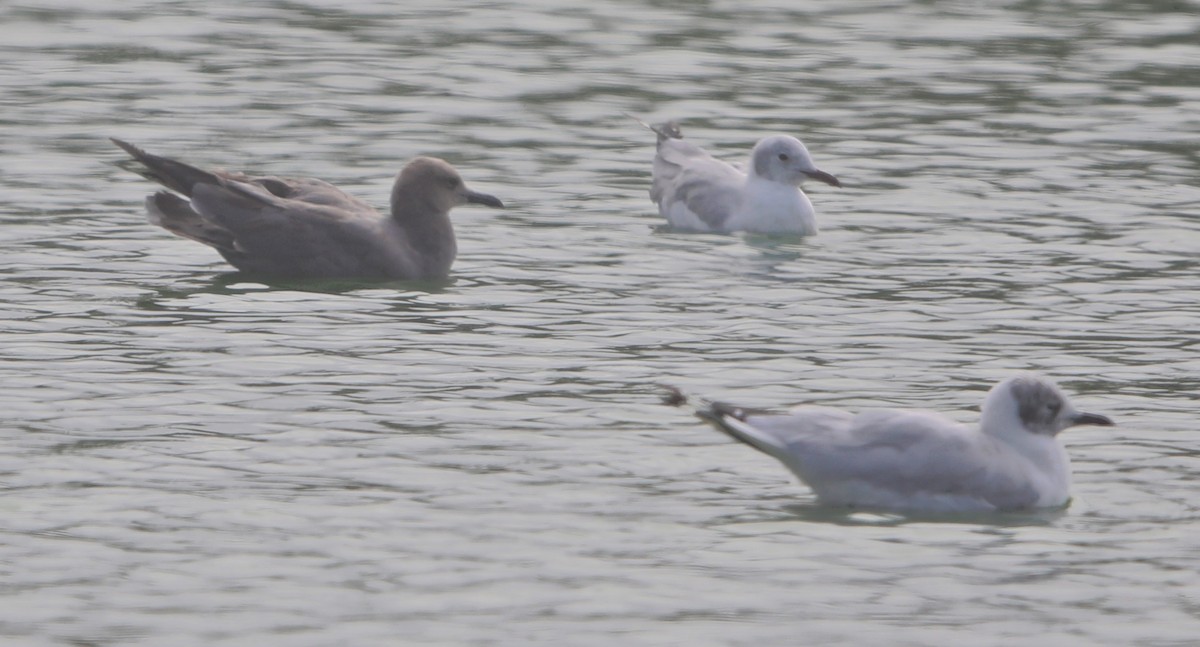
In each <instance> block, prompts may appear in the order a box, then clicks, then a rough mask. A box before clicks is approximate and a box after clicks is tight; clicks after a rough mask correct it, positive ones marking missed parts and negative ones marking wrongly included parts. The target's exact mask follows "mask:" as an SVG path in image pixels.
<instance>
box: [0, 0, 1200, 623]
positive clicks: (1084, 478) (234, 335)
mask: <svg viewBox="0 0 1200 647" xmlns="http://www.w3.org/2000/svg"><path fill="white" fill-rule="evenodd" d="M328 4H329V5H330V7H322V6H321V3H317V2H306V1H304V0H296V1H287V2H285V1H282V0H280V1H276V2H260V1H257V0H247V1H243V2H229V1H227V0H218V1H216V2H205V3H195V2H175V1H171V2H164V1H150V0H144V1H139V0H109V1H107V2H103V3H97V2H93V1H92V0H39V1H37V2H31V1H26V0H11V1H8V2H4V3H3V4H2V5H0V197H2V200H0V218H2V221H3V226H2V228H0V241H2V243H3V250H4V254H3V256H2V257H0V273H2V274H3V278H4V280H3V281H2V282H0V319H2V321H3V329H2V332H0V340H2V344H0V386H2V388H0V406H2V407H3V410H4V418H3V419H4V420H5V423H6V424H5V425H3V449H2V450H0V487H2V488H3V497H2V498H0V532H2V541H0V643H3V644H4V645H21V646H25V645H31V646H40V645H73V646H85V645H86V646H110V645H111V646H122V647H124V646H140V645H145V646H152V645H153V646H158V645H184V646H190V645H196V646H200V645H204V646H218V647H220V646H234V645H237V646H241V645H246V646H250V645H254V646H258V645H304V646H309V645H311V646H325V645H355V646H356V647H369V646H384V645H406V644H421V645H598V646H599V645H603V646H610V645H680V644H688V645H789V644H814V645H815V644H824V645H828V644H845V645H861V644H867V643H868V642H871V641H876V642H878V641H886V642H887V643H888V644H892V645H963V644H969V645H1001V644H1003V645H1011V644H1013V642H1014V641H1018V640H1022V639H1024V640H1029V641H1033V642H1034V644H1055V645H1074V644H1079V645H1085V644H1088V645H1133V644H1138V645H1191V644H1195V641H1196V639H1197V636H1200V576H1198V575H1197V573H1196V572H1197V570H1200V550H1198V549H1200V541H1197V539H1196V537H1197V536H1200V454H1198V452H1197V450H1198V448H1200V431H1198V430H1197V424H1196V414H1195V410H1196V398H1197V390H1198V389H1200V347H1198V346H1197V330H1200V308H1198V306H1197V304H1196V300H1197V290H1198V288H1200V278H1198V273H1197V263H1196V261H1197V254H1198V252H1200V220H1198V216H1200V179H1198V178H1200V154H1198V152H1197V151H1198V148H1197V141H1198V138H1200V66H1198V65H1197V62H1198V61H1200V4H1197V3H1196V2H1194V1H1193V2H1186V1H1184V2H1167V1H1159V2H1154V1H1148V2H1116V1H1111V2H1103V1H1099V0H1096V1H1081V2H1073V3H1051V2H1000V3H978V2H936V1H929V2H883V1H880V2H862V3H850V5H849V8H846V7H844V6H842V7H840V8H838V7H839V5H845V3H817V2H810V3H803V2H801V3H797V2H793V1H785V0H753V1H746V0H743V1H740V2H709V3H691V2H673V1H670V0H626V1H618V0H598V1H596V2H589V3H578V2H572V1H569V0H542V1H533V0H530V1H528V2H517V3H494V2H461V3H444V2H427V3H426V2H408V1H401V0H395V1H390V2H389V1H384V0H379V1H377V2H371V1H367V0H359V1H351V2H339V3H336V5H335V3H328ZM333 6H336V8H331V7H333ZM622 113H630V114H635V115H638V116H641V117H643V118H646V119H652V120H661V119H667V118H677V119H680V120H682V121H683V125H684V128H685V132H686V133H687V134H688V136H689V137H690V138H692V139H693V140H695V141H696V142H698V143H701V144H702V145H705V146H707V147H709V148H710V149H712V150H714V151H716V152H719V153H720V154H721V155H723V156H725V157H727V158H729V159H736V158H738V157H740V156H742V155H744V154H745V153H746V152H747V151H748V149H749V147H750V146H751V145H752V144H753V142H754V141H755V140H756V139H757V138H758V137H760V136H762V135H764V134H768V133H772V132H787V133H792V134H795V135H798V136H800V137H802V138H803V139H804V140H805V141H806V143H807V144H808V146H809V148H810V150H812V152H813V155H814V156H815V158H816V160H817V162H818V164H820V165H821V167H822V168H823V169H825V170H827V171H829V172H831V173H834V174H836V175H837V176H838V177H840V178H841V179H842V181H843V182H844V183H845V188H844V189H842V190H837V189H833V188H831V187H825V186H823V185H816V186H815V187H813V188H812V190H811V192H810V195H811V196H812V199H813V202H814V203H815V204H816V206H817V209H818V212H819V217H820V219H821V221H822V225H823V231H822V233H821V235H820V236H818V237H816V238H813V239H808V240H799V239H773V238H765V237H744V236H718V235H689V234H679V233H671V232H664V231H660V230H658V229H656V228H657V226H658V225H659V224H660V222H661V221H660V219H659V217H658V216H657V214H656V213H655V211H654V207H653V205H651V204H650V202H649V199H648V197H647V196H646V191H647V189H648V187H649V170H650V164H649V160H650V158H651V156H652V154H653V137H652V135H651V134H650V133H648V132H646V131H644V130H642V129H641V128H640V127H638V126H637V125H636V124H635V123H633V122H632V121H631V120H629V119H628V118H627V117H625V116H623V114H622ZM108 136H118V137H121V138H125V139H128V140H130V141H132V142H135V143H138V144H140V145H142V146H144V147H146V148H147V149H149V150H151V151H152V152H158V153H162V154H168V155H175V156H179V157H183V158H184V159H188V160H191V161H194V162H196V163H200V164H207V165H224V166H227V167H229V168H234V169H239V168H246V169H255V170H260V171H267V172H273V173H279V174H302V175H312V176H318V177H322V178H325V179H328V180H331V181H334V182H337V183H339V184H341V185H343V186H344V187H345V188H347V189H349V190H351V191H352V192H354V193H355V194H357V195H359V196H361V197H363V198H365V199H368V200H371V201H373V202H375V203H376V204H380V205H383V204H385V202H386V197H387V192H388V189H389V187H390V183H391V179H392V176H393V175H394V173H395V171H396V170H397V169H398V168H399V167H400V165H401V164H402V163H403V162H404V161H405V160H407V159H408V158H410V157H412V156H414V155H417V154H432V155H439V156H443V157H445V158H447V159H449V160H450V161H451V162H452V163H454V164H455V165H456V166H458V167H459V169H460V170H461V171H462V173H463V175H464V176H465V177H466V179H467V180H468V182H470V183H471V184H472V185H473V187H474V188H475V189H477V190H481V191H487V192H489V193H494V194H495V195H497V196H499V197H500V198H502V199H503V200H504V201H505V202H506V203H508V204H509V205H510V208H509V209H508V210H507V211H504V212H498V211H491V210H487V209H478V208H475V209H472V208H464V209H460V210H459V211H457V212H456V213H455V220H456V223H457V226H458V233H459V239H460V245H459V246H460V256H459V261H458V263H457V264H456V266H455V269H454V272H453V281H452V282H451V283H450V284H448V285H445V286H440V287H438V286H429V285H415V284H360V285H355V284H349V285H345V284H343V285H322V284H294V285H286V284H283V285H271V286H267V285H263V284H261V283H256V282H253V281H251V280H249V279H246V278H245V277H240V276H238V275H236V274H232V273H230V269H229V268H228V266H226V265H225V264H224V263H223V262H222V261H221V260H220V259H219V257H218V256H217V255H216V254H215V253H214V252H213V251H211V250H209V249H207V248H204V247H202V246H200V245H197V244H194V243H191V242H189V241H185V240H181V239H177V238H173V237H171V236H170V235H168V234H166V233H165V232H162V231H161V230H158V229H156V228H154V227H152V226H150V225H149V224H147V223H145V222H144V220H143V216H142V212H141V201H142V199H143V197H144V196H145V195H146V194H147V193H148V192H149V190H150V189H151V185H150V183H148V182H147V181H145V180H143V179H141V178H139V177H137V176H135V175H133V174H131V173H129V172H127V171H124V170H122V169H120V168H118V167H116V166H114V165H113V162H115V161H117V160H119V159H121V158H122V156H123V154H122V153H121V152H120V151H119V150H117V149H116V148H115V147H113V146H112V145H111V144H109V143H108V141H107V140H106V138H107V137H108ZM1025 369H1033V370H1038V371H1041V372H1044V373H1046V374H1048V375H1051V376H1053V377H1055V378H1057V379H1058V380H1059V382H1060V383H1061V384H1062V385H1063V386H1064V387H1065V388H1066V389H1067V390H1068V391H1069V392H1070V393H1072V394H1074V396H1075V402H1076V404H1077V405H1079V406H1080V407H1081V408H1085V409H1087V410H1091V411H1096V412H1100V413H1105V414H1108V415H1110V416H1112V417H1113V418H1114V419H1116V420H1117V421H1118V423H1119V426H1118V427H1113V428H1099V427H1090V428H1078V429H1074V430H1071V431H1070V432H1068V433H1067V434H1066V435H1065V441H1066V444H1067V445H1068V448H1069V450H1070V452H1071V454H1072V456H1073V459H1074V463H1075V490H1074V492H1075V500H1074V502H1073V503H1072V505H1071V506H1070V507H1069V509H1067V510H1066V511H1063V512H1056V513H1041V514H1031V515H1003V516H983V517H971V518H960V519H953V520H947V519H920V518H899V517H890V516H885V515H869V514H861V513H860V514H845V513H841V512H836V511H828V510H823V509H821V508H819V507H817V506H815V505H814V502H813V499H812V496H811V494H810V493H809V492H808V490H807V489H806V488H804V487H803V486H801V485H799V484H798V483H796V482H795V481H794V479H793V478H792V477H791V476H790V475H789V474H788V473H787V472H786V471H784V470H783V469H782V468H781V467H780V466H778V465H777V464H776V463H774V462H773V461H772V460H771V459H769V458H767V457H765V456H761V455H758V454H756V453H754V452H752V451H750V450H749V449H747V448H746V447H743V446H740V445H736V444H733V443H731V442H730V441H728V440H727V439H726V438H724V437H723V436H721V435H720V434H718V433H716V432H714V431H712V430H711V429H709V428H707V427H705V426H703V425H702V424H700V423H699V422H698V421H697V420H695V419H694V418H692V417H691V416H690V415H689V414H688V413H687V412H686V411H683V410H679V409H671V408H668V407H664V406H662V405H661V404H659V402H658V395H657V394H656V393H655V391H654V388H653V385H654V384H655V383H658V382H672V383H675V384H679V385H681V386H684V387H686V388H687V389H689V390H691V391H694V392H697V393H700V394H704V395H707V396H710V397H721V398H724V399H728V400H733V401H738V402H742V403H745V404H749V405H760V406H767V405H783V404H791V403H797V402H823V403H828V404H834V405H839V406H846V407H862V406H871V405H881V404H882V405H899V406H922V407H930V408H937V409H941V410H945V411H947V412H949V413H950V414H951V415H953V416H955V417H956V418H958V419H961V420H963V421H973V420H974V419H975V417H976V415H977V411H978V404H979V401H980V399H981V398H982V395H983V393H984V392H985V391H986V389H987V388H988V387H989V386H990V385H991V384H992V383H994V382H995V381H997V380H999V379H1002V378H1003V377H1005V376H1007V375H1009V374H1010V373H1011V372H1013V371H1016V370H1025Z"/></svg>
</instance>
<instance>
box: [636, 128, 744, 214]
mask: <svg viewBox="0 0 1200 647" xmlns="http://www.w3.org/2000/svg"><path fill="white" fill-rule="evenodd" d="M745 182H746V176H745V174H744V173H742V172H741V171H739V170H737V169H736V168H734V167H733V166H731V165H729V164H727V163H725V162H722V161H720V160H718V159H715V158H713V157H712V156H711V155H709V154H708V153H707V152H706V151H705V150H704V149H702V148H700V147H699V146H696V145H694V144H692V143H690V142H687V141H685V140H683V139H670V138H668V139H662V140H661V141H659V143H658V153H657V154H656V155H655V157H654V180H653V183H652V185H651V187H650V199H652V200H654V202H655V203H657V204H658V210H659V213H661V214H662V215H663V216H665V217H666V218H667V221H668V222H670V223H671V224H672V225H674V226H676V227H680V228H684V229H700V230H705V229H708V230H717V231H723V230H725V223H726V222H727V221H728V220H729V218H730V216H731V215H732V214H733V213H734V212H735V211H737V209H738V207H739V206H740V205H741V202H742V188H743V186H744V185H745Z"/></svg>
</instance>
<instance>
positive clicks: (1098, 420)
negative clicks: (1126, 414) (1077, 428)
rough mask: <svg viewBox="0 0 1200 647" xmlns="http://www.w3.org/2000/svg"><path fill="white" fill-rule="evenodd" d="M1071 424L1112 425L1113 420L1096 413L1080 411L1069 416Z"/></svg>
mask: <svg viewBox="0 0 1200 647" xmlns="http://www.w3.org/2000/svg"><path fill="white" fill-rule="evenodd" d="M1071 424H1072V425H1100V426H1101V427H1111V426H1113V421H1112V420H1111V419H1110V418H1109V417H1108V416H1102V415H1100V414H1098V413H1080V414H1076V415H1075V417H1074V418H1071Z"/></svg>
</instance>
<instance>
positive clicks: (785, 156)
mask: <svg viewBox="0 0 1200 647" xmlns="http://www.w3.org/2000/svg"><path fill="white" fill-rule="evenodd" d="M779 159H780V161H783V162H786V161H788V156H787V153H780V154H779Z"/></svg>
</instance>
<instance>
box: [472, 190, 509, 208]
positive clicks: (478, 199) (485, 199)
mask: <svg viewBox="0 0 1200 647" xmlns="http://www.w3.org/2000/svg"><path fill="white" fill-rule="evenodd" d="M463 197H464V198H466V200H467V202H470V203H473V204H482V205H484V206H487V207H495V208H497V209H503V208H504V203H503V202H501V201H500V198H497V197H496V196H494V195H488V194H486V193H479V192H478V191H470V190H468V191H467V192H465V193H464V194H463Z"/></svg>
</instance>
